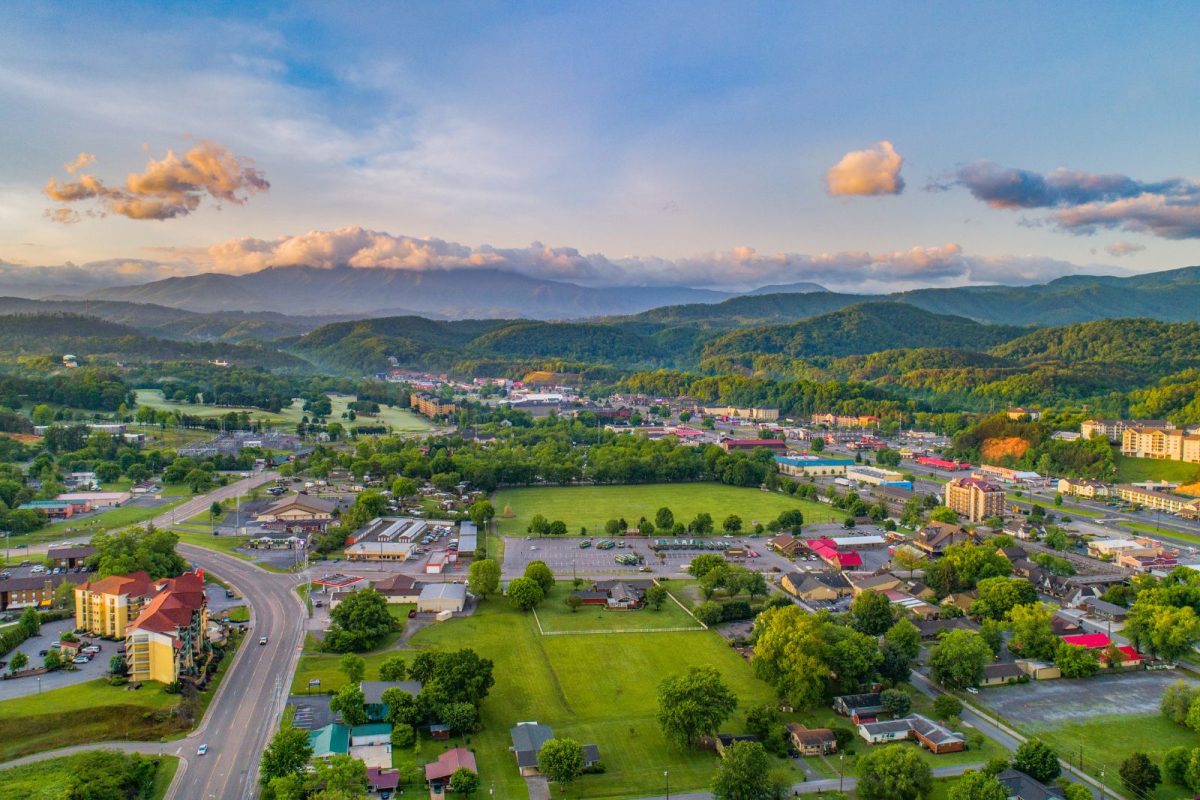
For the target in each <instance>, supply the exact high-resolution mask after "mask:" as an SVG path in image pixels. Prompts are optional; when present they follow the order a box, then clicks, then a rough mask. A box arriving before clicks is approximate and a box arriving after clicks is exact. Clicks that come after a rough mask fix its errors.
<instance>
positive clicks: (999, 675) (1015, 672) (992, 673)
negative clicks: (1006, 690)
mask: <svg viewBox="0 0 1200 800" xmlns="http://www.w3.org/2000/svg"><path fill="white" fill-rule="evenodd" d="M1024 674H1025V673H1024V672H1022V671H1021V668H1020V667H1018V666H1017V665H1016V664H1015V663H1013V662H1011V661H1002V662H1000V663H998V664H987V665H985V666H984V668H983V680H982V681H980V683H979V685H980V686H1002V685H1003V684H1006V683H1016V682H1017V681H1019V680H1020V679H1021V676H1022V675H1024Z"/></svg>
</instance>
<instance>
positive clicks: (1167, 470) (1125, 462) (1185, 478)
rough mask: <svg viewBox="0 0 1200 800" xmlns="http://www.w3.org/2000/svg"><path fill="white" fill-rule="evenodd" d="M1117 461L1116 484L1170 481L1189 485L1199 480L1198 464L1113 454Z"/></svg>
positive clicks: (1199, 465)
mask: <svg viewBox="0 0 1200 800" xmlns="http://www.w3.org/2000/svg"><path fill="white" fill-rule="evenodd" d="M1114 456H1115V457H1116V459H1117V483H1134V482H1136V481H1170V482H1172V483H1190V482H1191V481H1193V480H1197V479H1200V464H1186V463H1184V462H1182V461H1162V460H1160V459H1157V458H1126V457H1125V456H1122V455H1120V454H1119V453H1114Z"/></svg>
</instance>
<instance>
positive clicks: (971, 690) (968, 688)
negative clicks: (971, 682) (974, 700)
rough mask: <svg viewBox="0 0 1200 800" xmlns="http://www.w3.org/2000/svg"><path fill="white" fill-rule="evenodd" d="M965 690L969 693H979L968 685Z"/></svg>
mask: <svg viewBox="0 0 1200 800" xmlns="http://www.w3.org/2000/svg"><path fill="white" fill-rule="evenodd" d="M967 691H968V692H970V693H971V694H979V690H978V689H976V688H975V687H974V686H968V687H967Z"/></svg>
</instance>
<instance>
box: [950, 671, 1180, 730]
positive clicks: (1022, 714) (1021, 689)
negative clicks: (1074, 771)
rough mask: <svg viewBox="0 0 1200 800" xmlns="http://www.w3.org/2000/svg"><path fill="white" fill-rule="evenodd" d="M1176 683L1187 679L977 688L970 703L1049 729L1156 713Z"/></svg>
mask: <svg viewBox="0 0 1200 800" xmlns="http://www.w3.org/2000/svg"><path fill="white" fill-rule="evenodd" d="M1180 679H1184V680H1189V679H1188V678H1186V676H1185V674H1184V673H1182V672H1180V671H1179V670H1158V671H1141V672H1126V673H1123V674H1117V675H1096V676H1094V677H1091V678H1083V679H1079V680H1053V681H1030V682H1029V683H1023V684H1013V685H1009V686H996V687H992V688H988V689H981V690H980V692H979V694H978V695H976V696H975V697H974V698H972V699H973V700H976V701H978V702H980V703H982V704H983V705H985V706H987V707H988V708H991V709H992V710H994V711H995V712H996V713H997V714H999V715H1000V716H1002V717H1005V718H1007V719H1010V720H1013V721H1014V722H1028V723H1032V724H1034V725H1041V726H1046V727H1049V726H1053V725H1059V724H1063V723H1067V722H1078V721H1080V720H1082V719H1086V718H1088V717H1098V716H1110V715H1113V714H1157V713H1158V703H1159V699H1160V698H1161V697H1162V693H1163V690H1164V689H1166V688H1167V687H1168V686H1170V685H1171V684H1172V683H1174V682H1175V681H1177V680H1180ZM1192 682H1193V683H1194V681H1192Z"/></svg>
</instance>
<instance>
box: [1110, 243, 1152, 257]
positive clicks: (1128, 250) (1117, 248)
mask: <svg viewBox="0 0 1200 800" xmlns="http://www.w3.org/2000/svg"><path fill="white" fill-rule="evenodd" d="M1145 249H1146V246H1145V245H1141V244H1134V243H1133V242H1113V243H1112V244H1110V245H1106V246H1105V248H1104V252H1106V253H1108V254H1109V255H1110V256H1116V257H1117V258H1120V257H1121V256H1131V255H1133V254H1134V253H1140V252H1141V251H1143V250H1145Z"/></svg>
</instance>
